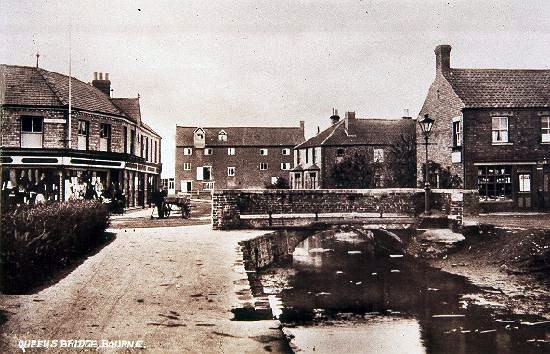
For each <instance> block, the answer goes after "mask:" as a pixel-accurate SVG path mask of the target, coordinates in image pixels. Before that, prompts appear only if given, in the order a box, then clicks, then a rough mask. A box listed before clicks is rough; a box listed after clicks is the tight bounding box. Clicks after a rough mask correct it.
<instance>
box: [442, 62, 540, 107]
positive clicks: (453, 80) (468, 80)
mask: <svg viewBox="0 0 550 354" xmlns="http://www.w3.org/2000/svg"><path fill="white" fill-rule="evenodd" d="M445 78H446V79H447V81H448V82H449V83H450V84H451V86H452V87H453V89H454V91H455V93H456V94H457V95H458V97H459V98H460V99H461V100H462V102H463V103H464V105H465V107H466V108H490V107H510V108H522V107H550V70H511V69H454V68H452V69H450V70H449V72H448V73H446V74H445Z"/></svg>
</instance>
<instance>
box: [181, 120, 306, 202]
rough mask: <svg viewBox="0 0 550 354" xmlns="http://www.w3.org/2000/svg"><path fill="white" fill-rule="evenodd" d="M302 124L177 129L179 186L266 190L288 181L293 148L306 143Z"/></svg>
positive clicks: (204, 189) (187, 189) (184, 189)
mask: <svg viewBox="0 0 550 354" xmlns="http://www.w3.org/2000/svg"><path fill="white" fill-rule="evenodd" d="M304 140H305V139H304V122H300V126H299V127H296V128H282V127H277V128H269V127H223V128H205V127H180V126H177V127H176V165H175V169H176V173H175V178H176V190H177V191H178V192H210V191H212V190H213V189H246V188H265V187H266V186H270V185H277V184H281V183H284V182H283V180H281V178H283V179H284V180H286V179H287V178H288V171H289V170H290V169H291V168H292V155H293V148H294V146H296V145H297V144H299V143H301V142H303V141H304Z"/></svg>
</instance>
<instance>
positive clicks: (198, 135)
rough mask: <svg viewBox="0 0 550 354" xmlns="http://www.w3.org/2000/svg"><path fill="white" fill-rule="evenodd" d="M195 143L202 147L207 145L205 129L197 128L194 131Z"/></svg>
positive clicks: (196, 146) (197, 146) (199, 147)
mask: <svg viewBox="0 0 550 354" xmlns="http://www.w3.org/2000/svg"><path fill="white" fill-rule="evenodd" d="M193 145H195V148H197V149H202V148H204V145H205V134H204V129H202V128H197V129H195V131H194V132H193Z"/></svg>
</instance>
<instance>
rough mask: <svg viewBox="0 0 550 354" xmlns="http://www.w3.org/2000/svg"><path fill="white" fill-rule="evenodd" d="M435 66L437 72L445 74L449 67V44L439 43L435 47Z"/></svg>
mask: <svg viewBox="0 0 550 354" xmlns="http://www.w3.org/2000/svg"><path fill="white" fill-rule="evenodd" d="M435 68H436V72H437V73H441V74H447V73H448V72H449V70H450V69H451V46H450V45H448V44H441V45H438V46H437V47H435Z"/></svg>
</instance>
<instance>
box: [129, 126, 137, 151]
mask: <svg viewBox="0 0 550 354" xmlns="http://www.w3.org/2000/svg"><path fill="white" fill-rule="evenodd" d="M130 154H132V155H135V154H136V131H135V130H132V131H131V132H130Z"/></svg>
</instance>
